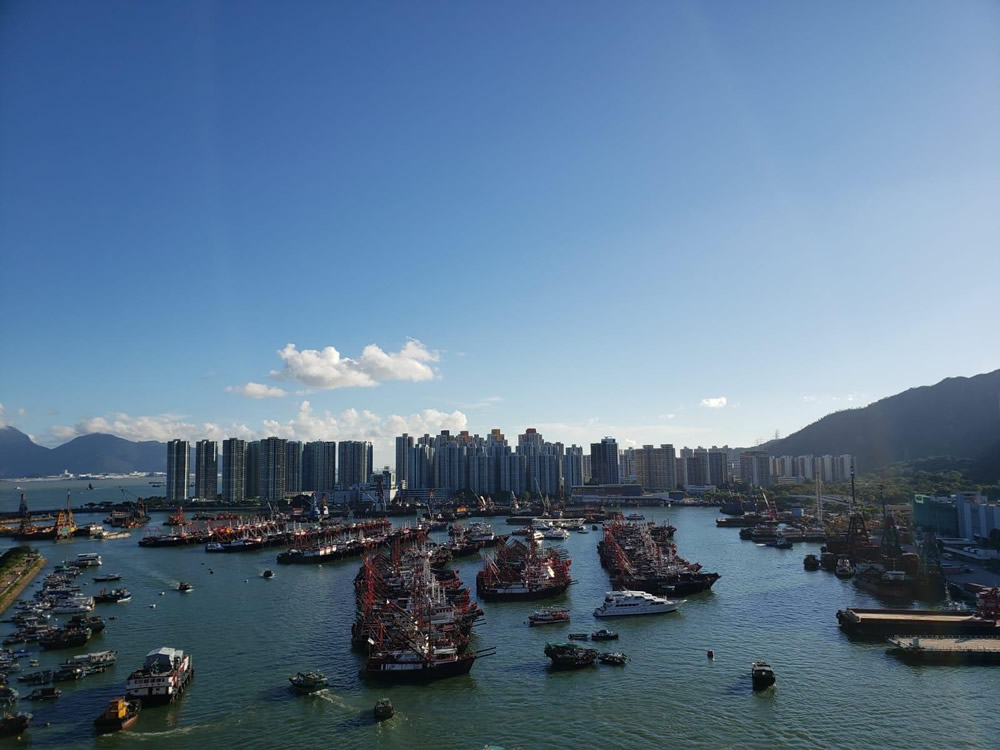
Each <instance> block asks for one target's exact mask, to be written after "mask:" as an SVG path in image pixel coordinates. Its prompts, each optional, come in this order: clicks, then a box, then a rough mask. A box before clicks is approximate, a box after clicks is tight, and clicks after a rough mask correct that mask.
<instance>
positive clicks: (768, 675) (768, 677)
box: [750, 661, 774, 690]
mask: <svg viewBox="0 0 1000 750" xmlns="http://www.w3.org/2000/svg"><path fill="white" fill-rule="evenodd" d="M750 679H751V680H753V689H754V690H765V689H766V688H769V687H771V685H773V684H774V670H773V669H771V665H770V664H768V663H767V662H766V661H755V662H754V663H753V664H752V665H750Z"/></svg>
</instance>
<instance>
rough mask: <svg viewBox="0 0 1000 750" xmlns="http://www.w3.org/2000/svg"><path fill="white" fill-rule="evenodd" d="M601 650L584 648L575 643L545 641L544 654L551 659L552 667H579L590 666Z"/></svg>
mask: <svg viewBox="0 0 1000 750" xmlns="http://www.w3.org/2000/svg"><path fill="white" fill-rule="evenodd" d="M600 653H601V652H600V651H598V650H597V649H596V648H584V647H583V646H578V645H577V644H575V643H546V644H545V655H546V656H547V657H549V658H550V659H551V660H552V668H553V669H581V668H583V667H590V666H592V665H593V664H594V662H595V661H596V660H597V657H598V655H599V654H600Z"/></svg>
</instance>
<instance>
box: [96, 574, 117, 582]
mask: <svg viewBox="0 0 1000 750" xmlns="http://www.w3.org/2000/svg"><path fill="white" fill-rule="evenodd" d="M121 579H122V577H121V576H120V575H118V574H117V573H108V574H107V575H103V576H94V583H111V582H112V581H120V580H121Z"/></svg>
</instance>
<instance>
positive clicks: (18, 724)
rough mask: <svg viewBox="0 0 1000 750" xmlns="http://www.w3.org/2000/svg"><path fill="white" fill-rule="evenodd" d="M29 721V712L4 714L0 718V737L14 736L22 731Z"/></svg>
mask: <svg viewBox="0 0 1000 750" xmlns="http://www.w3.org/2000/svg"><path fill="white" fill-rule="evenodd" d="M30 723H31V714H24V713H19V714H13V715H12V714H4V716H3V718H2V719H0V737H15V736H18V735H20V734H22V733H23V732H24V730H25V729H27V728H28V725H29V724H30Z"/></svg>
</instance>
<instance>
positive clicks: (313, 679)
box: [288, 672, 327, 693]
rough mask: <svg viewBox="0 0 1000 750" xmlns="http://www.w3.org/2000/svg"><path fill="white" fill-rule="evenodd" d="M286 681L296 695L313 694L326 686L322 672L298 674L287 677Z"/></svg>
mask: <svg viewBox="0 0 1000 750" xmlns="http://www.w3.org/2000/svg"><path fill="white" fill-rule="evenodd" d="M288 681H289V682H290V683H292V687H293V688H294V689H295V691H296V692H297V693H315V692H316V691H317V690H322V689H323V688H325V687H326V685H327V680H326V675H324V674H323V673H322V672H298V673H297V674H296V675H295V676H294V677H289V678H288Z"/></svg>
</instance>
